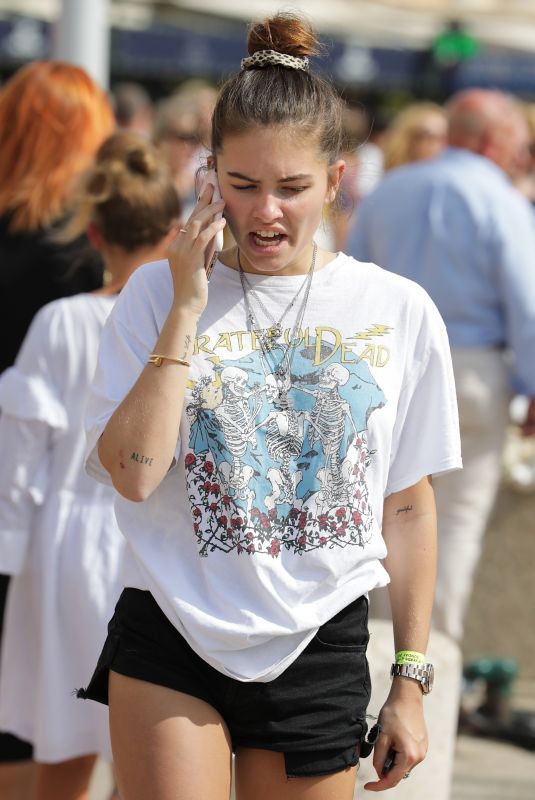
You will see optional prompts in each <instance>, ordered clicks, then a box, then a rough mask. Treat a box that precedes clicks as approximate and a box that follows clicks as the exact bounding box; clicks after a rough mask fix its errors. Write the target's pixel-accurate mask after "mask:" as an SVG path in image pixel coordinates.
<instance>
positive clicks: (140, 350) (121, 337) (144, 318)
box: [85, 265, 172, 486]
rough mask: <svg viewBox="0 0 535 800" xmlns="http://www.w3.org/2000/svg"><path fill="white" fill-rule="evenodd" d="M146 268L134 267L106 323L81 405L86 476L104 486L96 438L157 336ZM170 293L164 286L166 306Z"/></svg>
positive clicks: (104, 472) (106, 475)
mask: <svg viewBox="0 0 535 800" xmlns="http://www.w3.org/2000/svg"><path fill="white" fill-rule="evenodd" d="M151 266H153V265H147V266H146V267H142V268H140V269H138V270H136V272H135V273H134V274H133V275H132V277H131V278H130V280H129V281H128V283H127V285H126V286H125V288H124V289H123V290H122V292H121V294H120V296H119V299H118V300H117V302H116V304H115V305H114V307H113V309H112V312H111V314H110V316H109V317H108V319H107V321H106V324H105V326H104V329H103V331H102V336H101V339H100V347H99V354H98V362H97V368H96V372H95V376H94V379H93V382H92V385H91V388H90V392H89V398H88V402H87V407H86V419H85V428H86V434H87V444H88V449H87V454H88V455H87V460H86V471H87V473H88V474H89V475H91V477H93V478H95V479H96V480H98V481H100V482H101V483H105V484H107V485H110V486H111V485H112V483H111V478H110V475H109V473H108V472H107V470H105V469H104V467H103V466H102V464H101V463H100V459H99V456H98V440H99V438H100V436H101V435H102V433H103V431H104V428H105V427H106V424H107V422H108V420H109V419H110V417H111V415H112V414H113V412H114V411H115V409H116V408H117V406H118V405H119V404H120V403H121V402H122V401H123V400H124V398H125V397H126V395H127V394H128V392H129V391H130V389H131V388H132V386H133V385H134V384H135V382H136V380H137V379H138V377H139V375H140V374H141V372H142V370H143V368H144V367H145V365H146V363H147V359H148V356H149V355H150V353H151V352H152V351H153V347H154V344H155V342H156V340H157V339H158V336H159V325H158V316H159V314H158V313H157V311H156V309H155V304H154V297H151V293H150V292H149V291H148V287H147V281H148V280H150V277H151V270H150V267H151ZM147 270H148V273H149V275H148V278H147V276H146V273H147ZM171 293H172V287H171V286H170V287H169V302H168V306H170V302H171V300H170V298H171V297H172V294H171ZM166 313H167V310H166Z"/></svg>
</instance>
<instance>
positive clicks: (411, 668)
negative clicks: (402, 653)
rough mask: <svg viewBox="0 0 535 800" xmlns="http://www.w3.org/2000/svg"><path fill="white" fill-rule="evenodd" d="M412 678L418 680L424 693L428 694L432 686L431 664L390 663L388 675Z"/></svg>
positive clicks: (432, 671)
mask: <svg viewBox="0 0 535 800" xmlns="http://www.w3.org/2000/svg"><path fill="white" fill-rule="evenodd" d="M399 676H401V677H402V678H412V679H413V680H415V681H418V683H419V684H420V686H421V687H422V692H423V693H424V694H429V692H430V691H431V689H432V688H433V680H434V678H435V670H434V667H433V665H432V664H392V666H391V668H390V677H391V678H397V677H399Z"/></svg>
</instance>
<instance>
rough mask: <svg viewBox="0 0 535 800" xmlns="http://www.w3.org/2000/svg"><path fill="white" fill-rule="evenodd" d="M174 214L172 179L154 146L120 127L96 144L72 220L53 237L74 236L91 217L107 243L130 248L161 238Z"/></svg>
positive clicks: (177, 211)
mask: <svg viewBox="0 0 535 800" xmlns="http://www.w3.org/2000/svg"><path fill="white" fill-rule="evenodd" d="M180 213H181V206H180V200H179V198H178V195H177V192H176V189H175V186H174V183H173V181H172V180H171V178H170V176H169V175H168V172H167V168H166V166H165V164H164V163H163V161H162V160H161V158H160V156H159V154H158V151H157V150H156V148H155V147H154V145H152V144H151V143H150V142H148V141H147V140H146V139H145V138H144V137H143V136H141V135H139V134H136V133H133V132H127V131H123V132H121V133H116V134H114V135H113V136H110V138H109V139H107V140H106V141H105V142H104V144H103V145H102V146H101V147H100V149H99V151H98V153H97V156H96V160H95V165H94V166H93V168H92V169H90V170H89V171H88V172H87V173H86V174H85V175H84V176H83V177H82V179H81V181H80V185H79V188H78V197H77V203H76V206H75V213H74V215H73V217H72V219H71V220H70V221H69V222H68V223H67V225H66V226H65V227H64V228H63V229H62V230H61V231H60V232H59V234H58V235H57V236H55V237H54V238H55V239H56V240H59V241H63V242H65V241H70V240H71V239H75V238H76V237H77V236H79V235H80V234H81V233H82V232H84V231H85V230H86V228H87V225H88V224H89V222H90V221H91V220H93V221H94V222H95V223H96V224H97V225H98V227H99V229H100V232H101V234H102V237H103V239H104V240H105V241H106V242H107V243H108V244H115V245H119V246H120V247H123V248H124V249H125V250H127V251H130V252H131V251H134V250H137V249H138V248H140V247H145V246H149V245H155V244H157V243H158V242H159V241H161V240H162V239H163V238H164V236H166V235H167V233H168V232H169V230H170V229H171V226H172V224H173V222H174V221H175V220H177V219H178V218H179V216H180Z"/></svg>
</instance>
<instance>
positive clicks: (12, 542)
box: [0, 304, 68, 574]
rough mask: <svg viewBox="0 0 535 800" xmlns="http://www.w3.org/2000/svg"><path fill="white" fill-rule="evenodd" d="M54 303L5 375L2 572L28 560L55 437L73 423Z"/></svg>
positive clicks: (1, 399) (0, 466)
mask: <svg viewBox="0 0 535 800" xmlns="http://www.w3.org/2000/svg"><path fill="white" fill-rule="evenodd" d="M56 317H57V314H56V310H55V307H54V304H51V305H50V306H46V307H45V308H43V309H42V310H41V311H40V312H39V313H38V314H37V316H36V317H35V319H34V321H33V322H32V325H31V326H30V329H29V331H28V333H27V335H26V338H25V339H24V342H23V344H22V348H21V350H20V353H19V355H18V357H17V361H16V364H15V366H13V367H10V368H9V369H7V370H6V371H5V372H4V373H3V374H2V375H1V376H0V411H1V415H0V448H1V452H2V458H1V459H0V572H2V573H5V574H16V573H18V572H20V570H21V569H22V566H23V564H24V560H25V557H26V552H27V548H28V543H29V540H30V534H31V527H32V518H33V514H34V511H35V507H36V506H37V505H40V504H41V503H42V502H43V499H44V496H45V493H46V483H47V471H48V470H47V465H48V455H49V451H50V448H51V447H52V445H53V439H54V437H55V435H57V434H58V433H61V431H63V430H65V429H66V428H67V427H68V418H67V412H66V410H65V407H64V405H63V403H62V401H61V387H60V386H58V384H57V377H58V374H59V372H58V371H56V369H55V365H57V364H58V361H59V362H61V357H60V358H59V359H58V353H57V351H56V350H55V347H54V344H53V341H54V338H56V337H57V324H55V323H56Z"/></svg>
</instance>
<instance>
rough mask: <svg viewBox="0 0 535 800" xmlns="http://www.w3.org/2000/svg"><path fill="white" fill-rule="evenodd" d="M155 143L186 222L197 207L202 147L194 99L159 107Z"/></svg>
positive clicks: (177, 97)
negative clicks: (176, 193) (198, 175)
mask: <svg viewBox="0 0 535 800" xmlns="http://www.w3.org/2000/svg"><path fill="white" fill-rule="evenodd" d="M153 141H154V143H155V144H156V147H157V148H158V150H159V151H160V153H161V155H162V156H163V158H164V159H165V161H166V162H167V164H168V166H169V170H170V172H171V176H172V178H173V180H174V182H175V186H176V189H177V192H178V195H179V197H180V200H181V202H182V204H183V208H184V218H185V219H187V217H188V216H189V214H190V212H191V211H192V210H193V207H194V205H195V203H196V194H195V177H196V172H197V170H198V168H199V166H200V160H199V151H200V150H201V147H202V143H201V129H200V124H199V112H198V108H197V106H196V104H195V102H194V101H193V100H192V98H191V97H189V96H184V97H181V96H180V95H172V96H171V97H168V98H166V99H164V100H161V101H160V102H159V103H157V104H156V110H155V116H154V133H153Z"/></svg>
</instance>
